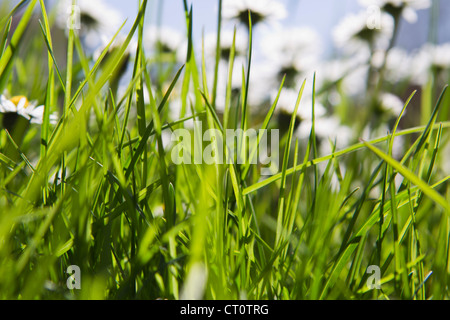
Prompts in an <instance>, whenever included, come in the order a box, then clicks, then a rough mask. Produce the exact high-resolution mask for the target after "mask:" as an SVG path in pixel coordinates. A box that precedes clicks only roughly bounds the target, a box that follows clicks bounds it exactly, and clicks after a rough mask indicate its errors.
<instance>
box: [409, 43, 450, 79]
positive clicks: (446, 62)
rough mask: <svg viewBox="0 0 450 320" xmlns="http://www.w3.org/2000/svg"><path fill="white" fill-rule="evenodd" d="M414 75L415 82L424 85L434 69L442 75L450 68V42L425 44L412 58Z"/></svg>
mask: <svg viewBox="0 0 450 320" xmlns="http://www.w3.org/2000/svg"><path fill="white" fill-rule="evenodd" d="M412 60H413V62H412V65H413V66H414V68H412V73H413V74H412V77H411V79H412V80H413V81H414V83H416V84H419V85H423V84H425V83H426V82H427V81H428V80H429V77H430V72H431V71H432V70H434V71H437V72H438V73H439V74H440V75H445V71H449V70H450V43H444V44H438V45H436V44H431V43H428V44H425V45H424V46H423V47H422V48H421V49H420V50H419V51H418V52H417V53H416V54H415V55H414V57H413V58H412Z"/></svg>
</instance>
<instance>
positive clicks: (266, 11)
mask: <svg viewBox="0 0 450 320" xmlns="http://www.w3.org/2000/svg"><path fill="white" fill-rule="evenodd" d="M222 10H223V16H224V18H225V19H228V20H236V21H238V22H239V23H241V24H243V25H245V26H246V27H247V28H248V27H249V20H248V12H249V11H250V16H251V19H252V26H256V25H258V24H261V23H263V22H266V23H268V24H275V25H276V24H277V22H278V21H280V20H282V19H284V18H285V17H286V15H287V12H286V9H285V7H284V5H283V4H282V3H280V2H279V1H276V0H225V1H224V2H223V9H222Z"/></svg>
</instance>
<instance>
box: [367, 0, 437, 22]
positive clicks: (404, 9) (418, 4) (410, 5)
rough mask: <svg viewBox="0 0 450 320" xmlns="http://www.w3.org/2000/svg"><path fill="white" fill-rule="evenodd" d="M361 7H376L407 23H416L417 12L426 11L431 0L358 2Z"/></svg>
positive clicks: (373, 0) (374, 0)
mask: <svg viewBox="0 0 450 320" xmlns="http://www.w3.org/2000/svg"><path fill="white" fill-rule="evenodd" d="M359 2H360V3H361V4H362V5H366V6H374V5H375V6H377V7H379V8H381V10H383V11H384V12H387V13H389V14H390V15H391V16H393V17H398V16H400V15H401V16H402V17H403V18H404V19H405V20H406V21H408V22H409V23H415V22H416V21H417V11H418V10H423V9H428V8H429V7H430V6H431V0H359Z"/></svg>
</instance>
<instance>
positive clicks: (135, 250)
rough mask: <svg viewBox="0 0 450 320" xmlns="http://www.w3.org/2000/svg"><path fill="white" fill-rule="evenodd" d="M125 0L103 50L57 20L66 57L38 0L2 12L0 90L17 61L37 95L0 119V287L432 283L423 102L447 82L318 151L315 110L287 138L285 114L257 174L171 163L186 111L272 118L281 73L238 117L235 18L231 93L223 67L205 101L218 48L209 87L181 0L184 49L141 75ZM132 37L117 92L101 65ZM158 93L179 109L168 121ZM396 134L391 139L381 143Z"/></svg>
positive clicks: (444, 272)
mask: <svg viewBox="0 0 450 320" xmlns="http://www.w3.org/2000/svg"><path fill="white" fill-rule="evenodd" d="M37 3H38V4H37ZM221 3H222V2H221V1H219V7H221ZM24 5H25V4H24ZM139 5H140V9H139V14H138V15H137V17H136V18H135V19H134V21H132V22H133V24H132V27H131V30H130V31H129V33H128V35H127V37H126V38H125V40H124V42H123V43H121V44H120V46H119V47H118V49H116V50H114V51H109V48H111V47H112V43H113V42H112V40H113V39H111V42H109V44H108V46H107V47H106V48H105V50H104V51H103V52H102V54H101V55H100V57H99V58H98V59H97V60H92V57H90V56H89V55H88V54H87V53H86V52H84V50H83V46H82V45H81V42H80V39H79V37H78V35H77V33H76V32H74V31H71V32H70V33H69V36H68V41H67V56H66V57H65V59H66V60H65V61H61V60H60V59H61V58H58V57H57V55H56V54H55V52H54V47H55V44H56V42H55V41H54V39H53V38H52V32H53V31H52V27H51V25H52V19H53V18H52V15H50V16H48V15H47V10H46V8H45V6H44V2H43V1H39V2H37V1H30V2H29V3H28V4H26V9H25V13H24V14H23V15H22V18H21V20H20V23H19V25H18V26H17V28H16V29H15V30H14V32H13V30H11V19H10V17H11V16H12V13H11V14H9V15H8V16H7V17H6V18H4V19H3V20H2V21H1V25H0V30H2V32H3V35H2V37H1V39H2V41H1V42H0V43H1V44H2V45H1V48H2V50H1V51H0V53H1V57H0V86H1V88H0V89H1V90H4V89H9V91H17V90H26V88H29V87H30V84H29V82H26V81H23V79H24V77H25V78H26V79H28V80H29V81H31V83H32V82H33V81H37V80H39V81H38V82H39V83H38V84H37V85H34V86H32V88H33V89H32V90H31V91H28V92H29V93H28V94H29V96H35V97H37V99H38V100H39V101H40V102H42V103H43V104H45V106H46V108H45V112H44V121H43V124H42V126H40V130H36V128H35V127H34V128H30V129H29V131H27V132H26V134H25V137H24V139H23V142H21V143H20V142H15V141H14V137H13V136H12V135H10V134H9V132H7V131H6V130H2V131H1V140H0V177H1V178H0V298H1V299H158V298H162V299H180V298H190V299H193V298H199V299H256V300H259V299H261V300H262V299H292V300H296V299H436V300H439V299H448V298H449V293H448V292H449V291H448V285H449V257H450V255H449V235H450V224H449V221H450V220H449V214H450V204H449V199H450V198H449V197H450V191H449V188H448V180H449V179H450V176H446V175H445V172H444V171H443V170H442V169H441V164H442V163H443V162H445V161H448V159H447V158H446V157H447V156H448V155H446V154H442V152H441V149H442V148H443V147H444V146H445V144H446V143H447V142H448V140H449V134H448V129H449V127H450V121H448V119H447V118H445V119H442V117H440V111H442V110H446V109H448V101H449V100H448V99H449V98H448V93H447V91H446V87H445V88H444V89H443V90H442V94H441V96H440V97H438V98H437V99H435V98H434V96H433V95H431V98H432V99H435V101H434V102H433V104H434V105H435V108H434V111H431V110H433V109H432V108H429V109H430V112H429V117H427V118H426V119H425V120H426V122H425V123H421V124H420V125H419V126H417V127H414V128H402V129H400V128H399V123H400V119H401V118H402V116H403V113H404V112H405V110H406V109H407V108H408V105H409V103H410V102H411V101H414V100H420V99H419V98H416V97H415V96H414V94H412V95H411V96H410V98H409V100H408V101H407V102H406V104H405V107H404V109H403V111H402V114H400V115H399V117H398V118H397V121H396V123H395V125H394V126H393V127H392V128H391V132H390V133H389V134H386V135H385V136H382V137H380V138H377V139H373V140H371V141H361V142H359V143H355V144H354V145H350V146H348V147H346V148H343V149H341V150H336V148H335V146H333V148H332V150H333V152H332V153H331V154H329V155H319V153H318V146H317V143H318V138H317V137H316V132H315V125H314V120H313V122H312V123H313V126H312V129H311V132H310V136H309V139H307V140H301V139H296V136H295V135H294V131H295V123H296V116H295V115H296V112H294V113H293V115H292V116H291V118H290V123H289V129H288V130H287V131H286V133H285V135H284V136H283V137H280V138H281V144H280V150H278V151H279V154H280V160H281V163H280V170H279V172H276V173H274V174H273V175H272V176H269V177H267V176H262V175H261V171H260V169H261V168H260V167H259V166H258V165H252V164H250V163H244V164H212V165H208V164H205V163H203V164H181V165H175V164H174V163H173V162H172V160H171V150H170V149H169V148H167V146H166V144H165V142H164V141H163V138H164V134H165V133H167V132H170V130H175V129H176V128H183V127H185V126H186V127H188V126H187V123H188V122H189V121H192V120H193V119H195V120H197V121H201V123H202V126H203V130H206V129H218V130H219V132H220V133H221V134H222V135H223V134H224V132H225V129H228V128H231V129H233V128H234V129H237V128H250V127H251V128H257V129H260V128H261V129H266V128H270V129H274V128H277V123H276V120H275V117H274V114H275V112H276V110H277V102H278V97H279V94H280V92H281V90H282V88H283V83H284V80H283V81H282V82H281V83H280V89H279V91H278V97H277V98H276V99H275V100H274V101H271V103H270V108H269V109H268V112H267V113H266V115H265V117H264V120H263V121H261V122H258V121H256V120H254V119H253V118H252V114H251V113H250V111H249V107H248V101H247V98H248V90H249V81H250V73H251V72H252V69H251V66H252V63H251V61H252V60H251V59H252V36H251V34H252V24H251V23H250V24H249V26H250V37H249V39H250V42H249V50H248V56H247V64H246V67H243V68H242V80H243V82H242V90H241V93H242V95H241V96H239V97H238V100H236V99H235V98H236V97H235V94H234V92H233V93H232V88H231V75H230V77H229V79H228V80H229V81H228V84H227V90H226V97H225V99H226V101H225V111H224V112H223V114H220V112H218V111H217V109H216V102H217V99H218V98H219V97H218V95H217V86H218V82H217V77H218V64H219V59H220V55H219V54H218V53H217V54H216V57H215V59H216V64H215V66H214V68H215V70H214V71H215V72H214V73H213V75H214V79H213V80H214V82H213V87H212V91H210V89H209V88H208V87H207V83H208V81H207V80H208V79H207V74H206V70H205V63H204V53H202V54H201V55H196V54H195V52H194V48H195V46H194V43H193V35H192V24H193V20H192V16H193V15H192V12H193V7H189V6H188V3H187V1H185V2H184V8H185V13H186V26H187V32H186V34H187V40H188V52H187V56H186V61H185V63H184V65H182V66H175V65H169V68H172V69H174V70H176V72H173V73H171V72H164V71H165V69H164V68H165V67H167V64H164V63H162V62H161V63H162V64H161V65H157V67H158V68H157V69H158V70H160V71H161V72H162V74H158V76H156V77H155V76H154V74H153V73H152V72H153V71H154V70H155V69H153V67H154V65H153V62H152V61H153V60H151V59H150V58H149V57H147V56H146V53H145V51H144V49H143V33H144V17H145V12H146V10H147V6H148V3H147V0H142V1H139ZM34 7H36V8H37V7H40V11H39V14H40V17H39V19H40V28H37V29H36V30H38V32H36V33H35V34H33V38H32V39H33V41H31V44H29V45H31V46H32V47H33V50H27V52H28V54H24V53H23V52H20V54H19V51H18V50H20V49H21V46H24V45H26V41H30V40H29V39H30V38H29V37H28V38H27V37H25V35H26V34H27V33H31V30H27V29H26V26H27V25H28V24H29V23H30V19H31V17H32V12H33V9H34ZM219 12H220V10H219ZM249 17H250V14H249ZM218 30H219V33H220V30H221V19H220V16H219V20H218ZM118 33H119V30H117V34H118ZM117 34H116V35H117ZM133 37H137V39H138V41H137V46H136V47H135V52H133V55H132V56H131V57H132V58H130V59H132V60H131V61H130V65H132V66H133V70H132V77H131V81H130V84H129V86H128V87H127V89H126V91H125V93H120V94H119V93H118V92H115V90H114V85H113V84H114V81H115V80H116V79H115V78H114V77H115V75H117V72H118V70H119V68H120V66H121V62H122V61H123V59H124V58H125V57H126V50H127V48H129V47H130V43H131V41H132V39H133ZM6 39H9V41H8V42H6ZM219 47H220V46H219V40H218V42H217V48H219ZM3 48H5V49H4V50H3ZM42 50H44V51H45V52H47V55H48V57H47V63H46V64H45V67H42V69H43V70H42V72H41V71H40V70H39V68H40V67H39V66H34V67H33V64H32V63H33V61H35V60H33V59H36V57H35V56H36V55H39V54H40V52H41V51H42ZM160 54H161V55H162V53H160ZM234 55H235V52H234V46H233V49H232V50H231V54H230V60H229V68H230V70H233V68H234V67H237V68H241V66H239V65H237V66H234ZM33 57H34V58H33ZM199 57H202V59H203V63H199V62H198V61H199V59H198V58H199ZM161 60H162V59H161ZM155 61H158V59H156V60H155ZM155 64H156V62H155ZM21 66H22V68H21ZM21 69H24V70H26V71H25V72H21ZM39 74H43V75H45V76H42V75H41V76H39V77H38V75H39ZM317 76H319V77H320V75H317ZM34 77H38V79H35V78H34ZM155 79H156V80H155ZM155 81H159V82H162V83H157V84H155ZM314 81H315V80H314ZM16 83H18V84H19V85H20V84H23V87H20V88H19V89H17V88H15V87H14V86H15V84H16ZM314 84H315V82H314ZM314 84H313V93H312V94H313V104H312V106H311V107H312V108H313V114H314V101H315V98H316V97H315V91H316V90H315V88H314V87H315V85H314ZM305 85H306V80H305V82H304V83H303V86H302V87H301V89H300V91H299V95H298V100H297V104H296V107H295V110H297V109H298V108H299V105H300V102H301V99H302V94H303V93H304V90H305ZM310 85H311V84H310ZM12 89H16V90H12ZM436 90H437V88H436ZM144 91H147V92H148V93H149V98H148V99H146V98H145V97H144ZM175 97H179V98H180V99H181V105H182V108H181V112H180V115H179V117H178V118H177V119H171V118H170V116H169V109H170V108H171V105H172V103H173V100H174V99H175ZM423 100H424V101H427V100H426V99H423ZM236 101H237V102H236ZM427 103H429V102H427ZM59 105H61V106H63V107H62V108H61V109H60V110H59V111H60V112H61V117H60V120H59V122H58V123H57V124H56V125H52V124H51V123H50V121H49V117H50V113H51V112H52V111H54V110H55V109H57V108H58V106H59ZM348 107H349V106H347V108H348ZM426 108H428V107H424V109H426ZM189 111H191V112H192V116H190V115H189ZM188 128H189V127H188ZM399 137H402V138H405V140H404V141H405V146H406V151H405V153H404V154H403V155H402V157H400V159H395V158H394V156H393V148H394V140H395V139H398V138H399ZM261 139H262V137H261V136H259V137H258V144H259V143H260V142H261ZM321 143H327V142H326V141H325V142H324V141H322V142H321ZM331 143H332V144H333V142H331ZM241 145H242V146H244V148H245V149H246V151H250V152H251V154H255V153H256V147H255V146H252V145H248V144H245V143H242V144H241ZM11 146H12V147H11ZM11 150H12V151H11ZM225 152H227V151H225ZM273 152H275V150H273ZM344 169H345V170H344ZM447 174H448V173H447ZM70 265H77V266H79V267H80V270H81V277H82V282H81V290H77V289H73V290H69V289H67V286H66V280H67V278H68V275H67V273H66V270H67V267H68V266H70ZM369 266H378V267H379V268H380V275H381V279H380V284H381V287H380V289H370V288H369V287H368V286H367V280H368V279H369V277H370V276H371V273H369V272H368V271H367V270H368V268H369Z"/></svg>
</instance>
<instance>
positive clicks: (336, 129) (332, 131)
mask: <svg viewBox="0 0 450 320" xmlns="http://www.w3.org/2000/svg"><path fill="white" fill-rule="evenodd" d="M314 123H315V134H316V137H317V138H318V139H319V151H320V154H322V155H325V154H330V153H331V151H332V149H331V145H330V140H331V142H332V143H333V144H336V149H337V150H339V149H343V148H345V147H348V146H349V145H350V143H351V141H352V139H353V137H354V132H353V130H352V129H351V128H350V127H348V126H346V125H343V124H342V123H341V121H340V120H339V119H338V118H337V117H335V116H330V117H317V118H315V120H314ZM311 127H312V119H310V120H305V121H303V122H302V123H300V126H299V128H298V129H297V131H296V136H297V137H298V138H299V139H307V138H309V135H310V133H311Z"/></svg>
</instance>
